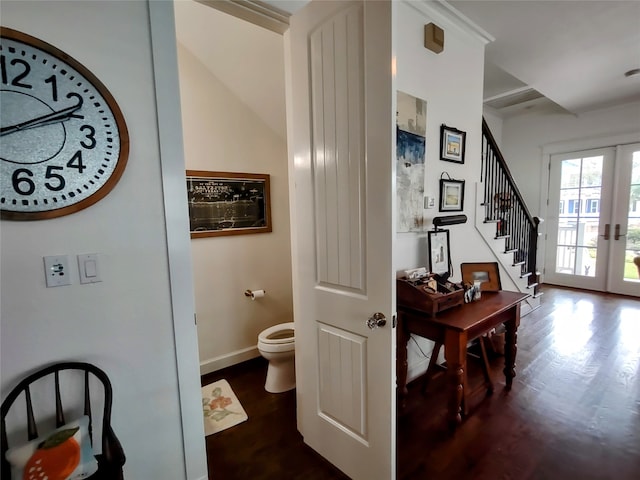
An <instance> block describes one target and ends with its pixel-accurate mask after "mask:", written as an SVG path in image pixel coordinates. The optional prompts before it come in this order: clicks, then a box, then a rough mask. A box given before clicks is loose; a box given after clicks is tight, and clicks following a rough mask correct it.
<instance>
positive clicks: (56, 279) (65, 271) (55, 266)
mask: <svg viewBox="0 0 640 480" xmlns="http://www.w3.org/2000/svg"><path fill="white" fill-rule="evenodd" d="M44 277H45V280H46V282H47V287H61V286H63V285H71V272H70V271H69V256H68V255H51V256H48V257H44Z"/></svg>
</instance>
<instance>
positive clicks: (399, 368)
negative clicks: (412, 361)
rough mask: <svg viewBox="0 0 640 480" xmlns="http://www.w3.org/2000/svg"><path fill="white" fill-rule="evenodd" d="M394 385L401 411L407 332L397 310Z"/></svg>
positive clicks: (407, 392) (405, 369)
mask: <svg viewBox="0 0 640 480" xmlns="http://www.w3.org/2000/svg"><path fill="white" fill-rule="evenodd" d="M396 335H397V339H396V346H397V352H396V362H397V365H396V377H397V378H396V387H397V389H398V406H399V407H400V411H403V410H404V408H405V406H406V399H407V395H408V394H409V390H408V389H407V342H408V341H409V332H407V329H406V327H405V325H404V322H403V321H402V313H400V312H398V330H397V332H396Z"/></svg>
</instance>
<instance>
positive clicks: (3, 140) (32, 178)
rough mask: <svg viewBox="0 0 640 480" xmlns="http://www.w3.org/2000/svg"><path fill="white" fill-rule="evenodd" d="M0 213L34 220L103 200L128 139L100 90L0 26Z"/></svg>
mask: <svg viewBox="0 0 640 480" xmlns="http://www.w3.org/2000/svg"><path fill="white" fill-rule="evenodd" d="M0 37H1V38H0V120H1V122H0V123H1V133H0V135H1V137H0V210H1V211H2V218H3V219H13V220H36V219H43V218H52V217H58V216H61V215H67V214H69V213H73V212H76V211H78V210H81V209H83V208H86V207H88V206H89V205H92V204H94V203H95V202H97V201H98V200H100V199H101V198H103V197H104V196H105V195H106V194H107V193H108V192H109V191H110V190H111V189H112V188H113V187H114V185H115V184H116V183H117V181H118V180H119V178H120V176H121V175H122V172H123V170H124V168H125V165H126V163H127V157H128V154H129V135H128V133H127V126H126V124H125V121H124V117H123V116H122V112H121V111H120V108H119V107H118V105H117V103H116V101H115V100H114V99H113V97H112V96H111V94H110V93H109V91H108V90H107V89H106V87H105V86H104V85H103V84H102V83H101V82H100V81H99V80H98V79H97V78H96V77H95V76H94V75H93V74H92V73H91V72H90V71H89V70H87V69H86V68H85V67H84V66H82V65H81V64H80V63H79V62H77V61H76V60H74V59H72V58H71V57H69V56H68V55H66V54H65V53H63V52H61V51H60V50H58V49H57V48H55V47H53V46H52V45H49V44H48V43H45V42H43V41H41V40H38V39H37V38H34V37H31V36H29V35H26V34H24V33H21V32H17V31H15V30H11V29H8V28H4V27H2V28H1V29H0Z"/></svg>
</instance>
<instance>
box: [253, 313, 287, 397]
mask: <svg viewBox="0 0 640 480" xmlns="http://www.w3.org/2000/svg"><path fill="white" fill-rule="evenodd" d="M295 340H296V337H295V329H294V323H293V322H288V323H281V324H279V325H275V326H273V327H269V328H267V329H266V330H263V331H262V332H261V333H260V335H258V351H259V352H260V355H262V356H263V357H264V358H265V359H267V360H268V361H269V366H268V367H267V380H266V381H265V384H264V389H265V390H266V391H267V392H269V393H282V392H286V391H288V390H292V389H294V388H296V370H295V357H294V354H295Z"/></svg>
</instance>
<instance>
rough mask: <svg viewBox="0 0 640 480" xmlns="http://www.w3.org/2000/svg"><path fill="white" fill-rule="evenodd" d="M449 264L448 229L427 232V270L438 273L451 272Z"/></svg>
mask: <svg viewBox="0 0 640 480" xmlns="http://www.w3.org/2000/svg"><path fill="white" fill-rule="evenodd" d="M450 266H451V252H450V251H449V230H435V231H433V232H429V271H430V272H431V273H436V274H438V275H441V274H443V273H446V272H449V273H451V270H450Z"/></svg>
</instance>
